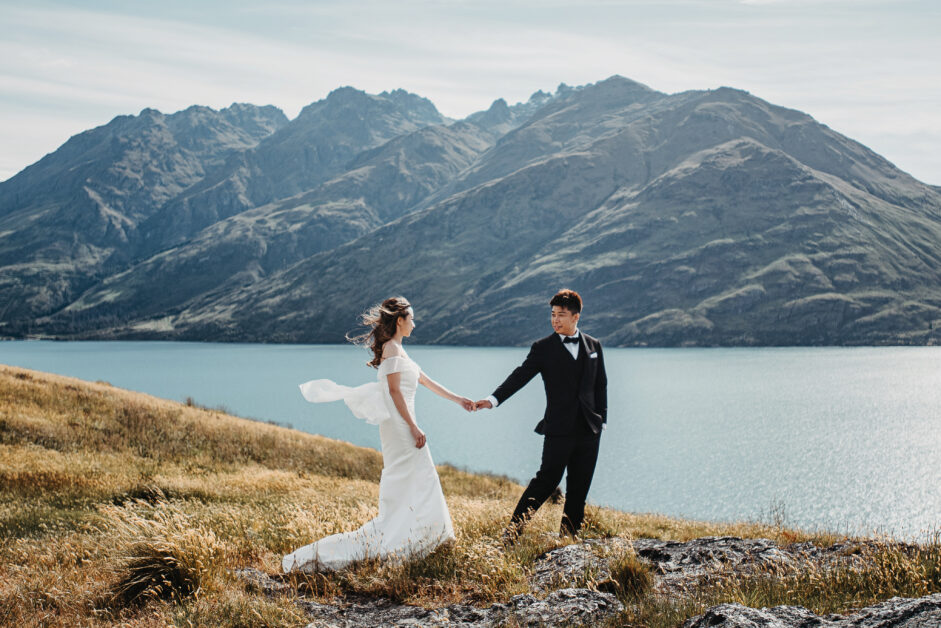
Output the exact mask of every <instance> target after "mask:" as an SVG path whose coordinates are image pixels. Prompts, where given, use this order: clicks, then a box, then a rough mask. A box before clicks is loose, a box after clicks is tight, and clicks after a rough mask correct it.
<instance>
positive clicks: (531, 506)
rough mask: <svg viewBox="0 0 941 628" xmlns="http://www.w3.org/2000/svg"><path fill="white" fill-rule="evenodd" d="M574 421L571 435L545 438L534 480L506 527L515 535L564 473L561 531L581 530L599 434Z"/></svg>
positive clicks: (580, 421)
mask: <svg viewBox="0 0 941 628" xmlns="http://www.w3.org/2000/svg"><path fill="white" fill-rule="evenodd" d="M578 419H579V420H578V425H577V427H576V428H575V430H574V431H573V433H572V434H570V435H567V436H546V437H545V440H544V441H543V444H542V464H541V466H540V467H539V471H538V472H536V477H534V478H533V479H532V480H530V481H529V486H527V487H526V490H525V491H523V496H522V497H520V500H519V503H517V504H516V510H514V511H513V517H512V519H511V520H510V527H511V529H513V530H514V531H515V532H519V531H520V530H521V529H522V527H523V524H525V523H526V521H527V520H528V519H529V518H530V517H531V516H532V514H533V513H534V512H536V511H537V510H538V509H539V507H540V506H542V504H543V503H544V502H545V501H546V500H547V499H549V496H550V495H552V493H553V491H555V489H556V487H557V486H558V485H559V483H560V482H561V481H562V474H563V473H564V472H565V471H566V470H568V475H567V476H566V479H565V506H564V508H563V514H562V527H561V532H562V533H563V534H572V535H574V534H575V533H577V532H578V531H579V529H581V527H582V521H583V520H584V519H585V499H587V497H588V488H589V487H590V486H591V478H592V476H593V475H594V473H595V462H596V461H597V460H598V445H599V444H600V443H601V435H600V434H595V433H594V432H592V431H591V428H589V427H588V424H587V422H586V421H585V420H584V419H583V418H582V417H578Z"/></svg>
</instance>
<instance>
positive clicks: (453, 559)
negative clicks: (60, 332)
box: [0, 365, 941, 628]
mask: <svg viewBox="0 0 941 628" xmlns="http://www.w3.org/2000/svg"><path fill="white" fill-rule="evenodd" d="M381 464H382V462H381V456H380V454H379V453H378V452H376V451H373V450H369V449H364V448H361V447H354V446H352V445H349V444H345V443H341V442H337V441H332V440H330V439H326V438H323V437H320V436H315V435H311V434H304V433H301V432H297V431H294V430H291V429H288V428H284V427H280V426H276V425H270V424H264V423H257V422H253V421H248V420H245V419H239V418H237V417H233V416H229V415H226V414H224V413H222V412H220V411H217V410H210V409H205V408H200V407H198V406H196V405H193V404H187V405H184V404H179V403H175V402H171V401H166V400H161V399H157V398H154V397H150V396H148V395H143V394H140V393H134V392H130V391H126V390H120V389H116V388H113V387H112V386H110V385H109V384H107V383H105V382H97V383H90V382H83V381H81V380H77V379H73V378H68V377H61V376H57V375H50V374H45V373H40V372H36V371H29V370H26V369H20V368H13V367H8V366H3V365H0V575H2V586H0V621H2V623H3V624H5V625H20V626H75V625H84V626H99V625H100V626H109V625H114V624H115V623H121V624H123V625H138V626H150V625H166V624H168V623H173V624H183V625H213V626H244V625H271V626H294V625H299V624H304V623H307V622H308V621H310V616H309V615H308V614H312V615H313V616H317V617H323V616H325V615H327V616H329V615H330V614H331V613H333V617H334V619H336V617H337V616H336V613H337V612H340V611H337V610H331V609H334V608H335V607H334V606H333V605H334V604H337V600H338V599H339V600H346V601H347V602H348V604H346V606H347V608H346V610H344V611H343V612H344V613H350V612H352V613H353V615H357V614H360V615H359V616H358V618H357V616H354V617H352V620H353V621H354V625H359V624H362V623H363V621H365V622H366V624H367V625H368V624H369V621H371V620H370V619H369V618H370V617H373V616H374V615H375V614H376V613H377V612H382V611H383V610H385V611H390V610H391V611H396V609H400V610H402V612H403V613H404V614H403V616H402V617H406V616H408V617H416V616H417V617H426V616H429V615H428V612H427V611H423V610H422V609H420V608H418V609H416V608H415V607H414V606H406V607H401V606H398V604H403V603H404V604H410V605H414V604H420V605H424V606H429V607H439V608H440V607H442V606H443V605H452V606H450V607H449V608H452V610H454V612H458V611H459V612H460V613H461V614H462V616H464V617H466V618H468V621H471V620H473V621H475V622H478V623H479V621H478V620H480V618H481V617H484V612H486V611H487V609H486V608H484V609H483V610H481V609H479V608H478V607H488V606H489V607H490V608H489V611H494V609H497V610H500V613H502V615H499V614H498V616H502V617H504V618H505V617H506V609H507V608H512V607H513V605H514V604H517V603H525V604H529V605H531V606H539V604H542V603H541V602H538V601H537V600H535V598H533V597H532V596H531V595H521V596H518V597H514V598H513V599H514V600H515V602H514V603H513V604H510V605H508V606H506V605H505V606H491V605H493V604H494V603H495V602H498V603H502V602H507V601H509V600H510V598H511V596H515V595H517V594H523V593H529V592H530V587H531V586H532V587H536V585H537V584H538V583H541V584H539V586H538V587H537V588H538V589H539V590H538V591H536V592H537V593H538V594H539V595H540V596H543V595H545V593H546V591H545V590H544V587H548V588H550V589H552V588H556V587H560V586H563V584H564V582H567V580H565V578H568V577H572V578H574V582H575V583H576V584H574V585H571V584H570V585H565V586H578V587H580V588H578V589H567V590H568V591H575V592H576V594H577V595H581V596H582V597H585V598H586V599H589V600H596V601H597V600H599V599H602V598H604V596H606V595H607V597H606V598H604V599H607V600H609V601H613V600H614V598H613V596H611V595H609V594H605V593H601V592H599V591H597V590H596V589H598V588H605V587H607V589H606V590H608V591H614V592H616V593H617V595H618V597H620V598H621V599H622V600H623V601H624V602H625V603H626V605H625V606H626V608H624V609H623V610H621V611H618V612H614V613H613V614H612V611H611V609H610V608H608V610H607V611H606V612H607V614H608V617H607V619H606V620H605V622H606V623H605V624H604V625H611V626H614V625H624V624H625V623H629V624H631V625H647V626H651V628H661V627H662V628H666V627H668V626H671V627H672V626H676V625H678V624H679V623H681V622H682V621H683V620H684V619H686V618H687V617H691V616H693V615H698V614H701V613H703V612H704V611H705V610H706V609H707V608H708V607H710V606H714V605H715V604H720V603H723V602H729V601H733V600H742V599H745V600H765V601H767V602H768V603H771V602H773V601H777V603H782V604H784V603H786V604H795V603H800V604H804V605H807V606H811V607H812V608H814V610H815V612H817V613H827V612H844V611H846V610H848V609H851V608H856V607H858V606H859V605H863V604H872V603H874V602H878V601H883V600H886V599H887V598H889V597H891V596H894V595H901V596H910V597H918V596H923V595H927V593H931V592H932V591H937V590H939V589H941V546H938V545H937V544H936V543H935V544H933V545H929V546H926V547H917V546H910V545H898V546H896V545H892V544H879V543H874V542H871V541H858V542H844V543H843V544H840V545H834V546H833V547H831V548H830V549H826V550H820V551H819V552H818V550H814V552H818V553H819V556H821V557H823V559H825V560H830V559H828V558H827V557H828V556H830V557H833V559H834V560H837V561H839V560H848V561H849V565H850V566H849V567H848V568H845V567H839V564H837V565H834V564H832V563H831V564H830V566H829V567H828V568H827V569H820V568H819V565H817V563H813V565H814V567H813V568H812V569H810V570H809V571H807V570H805V569H803V567H802V563H798V564H797V571H796V572H792V571H789V570H787V569H783V570H781V561H782V557H784V554H782V551H781V550H779V549H777V546H776V545H775V543H774V542H772V541H770V540H767V539H756V540H755V541H754V542H743V541H742V540H741V539H736V538H716V537H717V536H718V535H722V536H724V537H728V535H730V534H734V535H737V536H741V537H757V536H766V537H771V538H774V539H777V541H778V542H779V543H782V548H783V547H784V546H783V544H785V543H793V542H794V541H807V540H816V541H817V542H818V543H820V542H824V543H830V542H832V541H833V540H834V539H833V538H832V537H828V536H826V535H817V536H809V535H805V534H802V533H799V532H796V531H793V530H786V529H782V528H780V527H771V526H767V525H758V524H728V525H724V524H705V523H697V522H690V521H679V520H674V519H669V518H666V517H660V516H657V515H631V514H627V513H621V512H616V511H612V510H608V509H601V508H594V507H589V510H588V513H587V519H586V528H585V530H584V537H585V539H587V540H588V541H589V542H588V543H582V544H579V543H574V544H570V543H571V540H566V539H559V538H558V536H556V534H557V530H558V521H559V518H560V516H561V512H560V511H561V506H560V505H555V504H547V505H546V506H545V507H544V508H543V509H541V510H540V512H539V513H538V514H537V516H536V517H535V518H534V520H533V521H532V522H531V524H530V526H529V527H528V528H527V532H526V534H524V535H523V537H522V538H521V540H520V541H519V542H518V543H517V545H515V546H514V547H513V548H511V549H505V548H503V547H502V546H501V545H500V543H499V538H500V532H501V530H502V528H503V526H504V525H505V522H506V521H507V519H508V517H509V513H510V512H511V510H512V507H513V505H514V502H515V500H516V498H517V497H518V495H519V494H520V492H521V491H522V487H520V486H518V485H515V484H514V483H512V482H509V481H508V480H506V479H505V478H495V477H488V476H482V475H473V474H468V473H464V472H461V471H457V470H455V469H453V468H450V467H447V466H442V467H439V473H440V474H441V480H442V486H443V488H444V492H445V495H446V497H447V500H448V504H449V508H450V510H451V514H452V519H453V521H454V523H455V530H456V534H457V537H458V538H457V540H456V541H455V542H454V543H452V544H450V545H447V546H444V547H442V548H440V549H439V550H437V551H436V552H434V553H433V554H432V555H430V556H429V557H427V558H424V559H420V560H412V561H406V562H404V563H385V564H381V563H374V562H368V561H367V562H365V563H363V564H360V565H358V566H356V567H354V568H352V569H349V570H347V571H344V572H341V573H327V574H315V575H311V576H303V575H301V576H292V577H289V578H285V577H282V576H280V575H279V570H280V560H281V556H282V555H283V554H284V553H286V552H288V551H291V550H293V549H295V548H296V547H299V546H300V545H304V544H307V543H309V542H310V541H311V540H312V539H317V538H321V537H323V536H326V535H328V534H332V533H334V532H338V531H343V530H349V529H353V528H355V527H357V526H358V525H360V524H361V523H363V522H365V521H366V520H368V519H370V518H372V517H374V516H375V515H376V508H377V504H378V479H379V473H380V467H381ZM703 535H714V536H712V537H709V538H701V539H698V540H694V541H690V542H689V543H687V544H681V543H671V542H663V541H657V540H655V538H656V537H660V538H663V539H675V540H678V541H686V540H689V539H696V538H697V537H702V536H703ZM631 539H638V540H636V541H634V545H635V546H636V547H641V548H647V549H646V550H644V551H645V552H647V553H646V554H645V558H644V559H643V561H641V560H639V559H638V557H637V556H635V555H634V553H633V550H631V549H630V547H631V544H630V543H626V542H625V541H630V540H631ZM593 547H595V548H602V549H604V548H607V549H604V552H605V553H604V554H603V556H601V557H600V558H602V559H604V561H605V562H608V561H610V563H611V565H613V567H612V573H611V575H610V577H609V578H608V579H607V580H601V579H600V578H601V577H600V575H599V574H600V572H598V571H597V569H598V568H599V565H601V564H602V563H599V562H598V561H599V557H597V556H596V557H595V558H592V556H595V554H594V553H593V552H594V551H595V550H593V549H592V548H593ZM735 548H738V549H735ZM742 548H746V550H747V548H753V549H755V550H758V549H760V551H761V552H762V556H763V557H764V558H762V560H765V558H767V559H768V561H770V563H769V564H771V565H772V566H775V567H774V568H773V569H770V571H769V570H768V569H769V568H767V567H766V568H762V569H763V570H761V571H759V572H758V573H757V574H756V573H754V572H752V571H749V569H748V565H749V564H750V563H748V561H749V560H751V559H749V558H747V556H746V554H748V553H749V551H746V552H745V553H742ZM811 549H813V546H810V545H809V544H807V543H798V544H795V545H793V546H790V549H788V550H787V551H788V552H790V553H789V554H788V556H795V557H797V558H798V559H799V560H801V561H803V560H819V559H812V558H806V559H805V558H801V557H802V556H804V554H802V552H803V553H805V554H806V553H807V552H809V551H810V550H811ZM550 550H557V551H554V552H550ZM730 551H731V552H732V553H730V554H729V557H730V558H734V560H735V561H739V562H741V561H743V560H744V561H745V562H744V563H743V564H744V569H743V570H741V571H736V570H735V569H732V570H731V571H729V565H728V564H726V563H722V564H719V565H718V567H719V568H721V569H722V571H721V572H720V575H721V577H719V578H718V579H716V578H707V579H706V580H705V581H704V582H705V583H706V584H705V585H703V584H701V583H700V578H702V577H703V574H704V573H705V572H703V571H702V570H703V569H710V568H711V567H709V565H708V563H709V561H712V560H713V558H714V557H712V553H713V552H722V553H728V552H730ZM723 555H724V554H723ZM807 555H808V556H814V555H817V554H813V553H810V554H807ZM574 556H584V557H585V558H587V559H588V560H589V561H594V562H590V563H589V564H590V567H587V566H581V567H578V566H577V565H578V564H581V563H574V565H576V566H573V564H571V563H567V562H566V561H567V560H571V558H572V557H574ZM567 557H568V558H567ZM681 557H683V558H682V560H681ZM841 557H843V558H841ZM552 561H561V562H558V563H553V562H552ZM651 561H653V562H651ZM674 561H680V562H682V563H683V565H686V566H685V567H683V568H682V569H686V568H690V569H691V570H692V571H691V575H689V576H683V574H681V573H673V574H672V575H669V574H668V573H667V572H665V571H662V570H661V571H662V573H660V575H659V576H656V578H659V579H660V582H659V583H658V584H657V585H656V588H655V589H651V586H652V583H653V582H654V579H655V576H654V572H652V571H651V570H652V569H653V568H652V567H651V565H655V564H661V563H662V564H663V565H666V566H667V567H669V568H670V569H674V568H675V567H676V565H674ZM868 561H872V563H871V564H870V563H869V562H868ZM766 562H767V561H766ZM547 565H548V566H549V569H548V571H547ZM566 565H568V566H566ZM670 565H673V567H670ZM246 568H250V569H248V570H247V571H246V570H245V569H246ZM573 569H574V571H572V570H573ZM604 569H607V567H604ZM253 570H254V571H253ZM560 570H561V571H560ZM566 570H568V571H571V573H569V574H568V575H565V574H564V573H563V572H565V571H566ZM593 570H594V571H593ZM266 572H267V573H266ZM566 573H567V572H566ZM592 573H594V574H595V576H597V578H595V579H593V578H592V576H591V574H592ZM808 573H809V574H811V577H810V578H809V579H808V576H807V574H808ZM268 574H271V575H268ZM560 575H563V576H565V578H563V579H562V580H559V581H558V582H557V581H556V580H557V578H556V576H560ZM668 576H669V577H668ZM676 576H682V578H683V580H682V582H686V583H687V584H686V585H683V586H680V581H677V580H676V579H675V577H676ZM246 578H248V580H249V582H248V583H246V580H245V579H246ZM671 578H672V579H671ZM671 583H672V584H671ZM710 583H711V584H710ZM259 587H262V588H261V589H260V588H259ZM611 587H613V589H612V588H611ZM540 591H541V593H540ZM266 593H267V594H266ZM553 595H555V597H553ZM573 595H575V594H571V593H568V594H564V593H563V592H561V591H560V592H558V595H556V594H552V595H549V597H548V598H547V600H546V602H545V604H550V603H553V602H552V600H556V602H554V603H559V602H558V601H559V600H563V601H562V605H561V606H560V607H559V608H558V612H559V613H565V612H571V608H572V605H573V603H574V602H573V599H574V598H573V597H572V596H573ZM560 596H561V597H560ZM935 597H937V596H935ZM376 598H379V599H378V600H376ZM933 599H934V598H930V597H928V598H923V599H922V602H921V606H920V607H919V608H920V609H921V610H920V611H919V612H921V613H922V614H925V613H930V612H932V610H931V609H933V608H934V606H932V602H931V600H933ZM370 600H373V601H370ZM390 600H391V601H390ZM565 600H568V601H565ZM455 604H457V605H458V606H453V605H455ZM609 606H610V605H609ZM912 606H913V605H911V604H909V605H908V606H905V609H907V610H906V611H905V612H906V613H907V614H906V615H905V616H906V617H911V616H912V610H911V608H910V607H912ZM336 608H339V607H336ZM351 609H352V611H351ZM357 609H359V610H357ZM595 611H597V608H596V609H595ZM745 611H748V609H742V612H745ZM540 612H541V613H543V614H544V613H549V615H546V616H547V617H549V618H550V620H549V621H550V624H551V623H553V621H555V620H556V618H558V617H564V616H565V615H563V614H558V615H556V614H553V613H554V612H555V611H554V610H553V608H551V607H549V608H544V609H543V610H542V611H540ZM592 612H594V611H592ZM746 614H747V613H746ZM804 614H806V613H804ZM800 616H803V615H800ZM925 616H927V615H925ZM929 619H930V617H929ZM360 620H362V621H360ZM372 625H375V624H374V623H373V624H372ZM475 625H476V624H475ZM710 625H712V624H710ZM853 625H857V624H853Z"/></svg>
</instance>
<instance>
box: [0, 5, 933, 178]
mask: <svg viewBox="0 0 941 628" xmlns="http://www.w3.org/2000/svg"><path fill="white" fill-rule="evenodd" d="M939 33H941V0H595V1H592V0H585V1H579V0H566V1H556V0H500V1H492V0H384V1H379V0H375V1H363V0H337V1H334V0H323V1H321V0H307V1H300V0H268V1H265V2H261V1H254V0H253V1H247V0H185V1H184V0H161V1H160V2H143V1H141V0H114V1H107V0H85V1H83V2H50V1H47V0H30V2H22V1H11V0H0V181H2V180H5V179H7V178H9V177H11V176H13V175H14V174H16V173H17V172H19V171H20V170H22V169H23V168H25V167H26V166H28V165H29V164H31V163H33V162H35V161H37V160H38V159H40V158H41V157H42V156H43V155H45V154H47V153H50V152H52V151H54V150H55V149H56V148H57V147H59V146H60V145H61V144H62V143H63V142H65V141H66V140H67V139H68V138H69V137H70V136H72V135H75V134H77V133H80V132H82V131H84V130H86V129H89V128H92V127H95V126H99V125H102V124H106V123H107V122H108V121H109V120H111V119H112V118H114V117H115V116H118V115H125V114H136V113H139V112H140V110H141V109H144V108H146V107H152V108H155V109H159V110H160V111H163V112H165V113H172V112H174V111H178V110H180V109H185V108H186V107H188V106H190V105H193V104H199V105H207V106H210V107H213V108H216V109H219V108H223V107H227V106H228V105H230V104H232V103H233V102H248V103H254V104H257V105H267V104H271V105H275V106H277V107H279V108H281V109H282V110H283V111H284V112H285V114H287V116H288V117H290V118H293V117H294V116H296V115H297V113H298V112H299V111H300V109H301V108H302V107H303V106H304V105H307V104H309V103H311V102H314V101H317V100H320V99H322V98H325V97H326V96H327V94H329V93H330V92H331V91H332V90H334V89H336V88H338V87H341V86H346V85H350V86H353V87H356V88H358V89H362V90H365V91H367V92H369V93H379V92H382V91H386V90H389V91H391V90H393V89H398V88H402V89H405V90H407V91H410V92H413V93H416V94H419V95H421V96H424V97H426V98H428V99H430V100H431V101H432V102H433V103H434V104H435V105H436V106H437V107H438V109H439V111H441V113H443V114H444V115H446V116H449V117H452V118H462V117H464V116H466V115H468V114H470V113H473V112H474V111H479V110H482V109H486V108H487V107H489V106H490V104H491V103H492V102H493V101H494V100H495V99H497V98H504V99H506V101H507V102H508V103H510V104H513V103H516V102H519V101H525V100H527V99H528V98H529V96H530V95H531V94H532V93H533V92H535V91H538V90H545V91H550V92H551V91H554V90H555V89H556V87H557V86H558V85H559V84H560V83H566V84H568V85H573V86H574V85H584V84H587V83H594V82H597V81H600V80H603V79H605V78H607V77H609V76H612V75H614V74H620V75H621V76H625V77H627V78H630V79H633V80H636V81H639V82H641V83H644V84H646V85H647V86H649V87H651V88H653V89H656V90H659V91H663V92H667V93H674V92H680V91H686V90H691V89H715V88H717V87H721V86H729V87H735V88H738V89H744V90H747V91H749V92H751V93H752V94H753V95H755V96H758V97H760V98H763V99H765V100H767V101H769V102H772V103H774V104H776V105H781V106H785V107H791V108H794V109H799V110H801V111H803V112H805V113H808V114H810V115H812V116H813V117H814V118H816V119H817V120H818V121H820V122H822V123H823V124H826V125H828V126H829V127H830V128H832V129H834V130H836V131H838V132H840V133H843V134H844V135H847V136H849V137H851V138H853V139H855V140H857V141H859V142H861V143H863V144H865V145H866V146H868V147H869V148H871V149H873V150H874V151H876V152H877V153H879V154H881V155H883V156H884V157H886V158H887V159H889V161H891V162H893V163H894V164H895V165H896V166H898V167H899V168H901V169H902V170H904V171H906V172H908V173H910V174H912V175H913V176H915V177H916V178H917V179H920V180H922V181H924V182H926V183H931V184H935V185H941V36H939Z"/></svg>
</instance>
